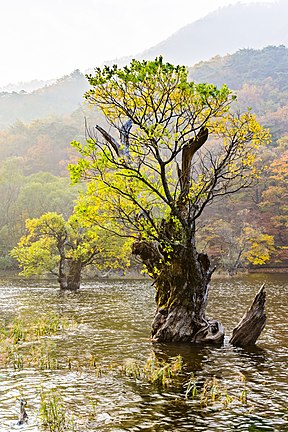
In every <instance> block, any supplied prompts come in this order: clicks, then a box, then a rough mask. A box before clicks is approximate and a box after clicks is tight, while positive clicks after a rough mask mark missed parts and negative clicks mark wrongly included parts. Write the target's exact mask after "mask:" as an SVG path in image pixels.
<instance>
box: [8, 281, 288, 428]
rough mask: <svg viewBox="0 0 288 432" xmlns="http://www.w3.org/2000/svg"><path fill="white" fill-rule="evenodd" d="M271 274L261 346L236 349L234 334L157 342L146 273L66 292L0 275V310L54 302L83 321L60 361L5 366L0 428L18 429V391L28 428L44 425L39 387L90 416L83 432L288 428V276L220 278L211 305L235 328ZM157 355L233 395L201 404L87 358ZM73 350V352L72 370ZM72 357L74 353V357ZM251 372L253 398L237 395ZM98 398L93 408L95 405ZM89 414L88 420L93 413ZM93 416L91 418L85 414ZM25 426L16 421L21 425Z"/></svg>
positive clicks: (67, 338) (55, 344) (58, 341)
mask: <svg viewBox="0 0 288 432" xmlns="http://www.w3.org/2000/svg"><path fill="white" fill-rule="evenodd" d="M264 281H266V283H267V309H268V311H267V312H268V323H267V329H266V330H265V331H264V333H263V335H262V336H261V339H260V341H259V344H258V345H257V347H255V348H253V349H249V350H243V349H241V348H234V347H231V346H230V345H229V343H228V342H227V341H228V338H226V339H225V343H224V345H223V346H222V347H219V348H213V347H196V346H191V345H189V344H172V345H170V344H151V341H150V340H149V336H150V323H151V321H152V317H153V312H154V301H153V297H154V292H153V288H152V287H151V286H150V283H149V281H113V282H112V281H105V282H97V283H89V284H86V285H85V286H84V287H83V289H82V290H81V291H80V292H79V293H62V292H60V291H59V290H58V289H57V285H54V284H51V282H49V283H48V282H41V283H39V282H36V281H35V282H33V283H29V284H28V283H27V281H19V280H13V281H11V280H2V281H1V288H0V296H1V302H0V314H1V319H2V320H5V321H6V322H10V321H11V320H12V319H13V318H14V317H15V316H16V315H18V314H20V315H21V316H26V317H27V318H29V316H30V317H32V316H35V315H37V314H42V313H44V312H48V311H50V312H51V311H52V312H53V313H55V314H57V315H59V316H66V317H68V318H71V319H73V320H75V321H76V322H77V325H76V326H74V327H72V328H71V329H69V330H68V331H67V332H65V333H64V335H63V336H61V337H55V338H52V342H51V343H52V345H51V347H52V348H51V349H52V351H53V353H54V354H55V355H57V357H58V359H59V366H60V369H58V370H39V369H37V368H33V367H30V368H26V369H23V370H18V371H17V370H13V369H11V368H4V367H2V369H0V432H6V431H11V430H14V429H15V430H16V429H17V427H16V426H15V425H16V422H17V419H18V405H17V403H18V402H17V398H18V397H19V395H20V394H22V395H24V396H25V399H26V400H27V403H28V404H27V411H28V415H29V422H28V424H27V425H24V426H23V428H22V430H23V431H33V432H36V431H39V430H40V429H39V426H38V420H37V412H38V408H39V402H40V399H39V397H40V396H39V394H40V389H41V388H42V389H43V388H44V389H46V390H47V389H48V390H49V389H51V388H54V387H56V388H59V389H60V390H62V393H63V395H64V399H65V401H66V402H67V404H68V407H69V410H71V412H73V413H75V415H76V416H78V417H79V418H80V417H82V418H83V419H85V422H86V423H85V424H84V425H83V429H82V430H85V431H87V429H88V430H89V431H92V432H93V431H113V432H120V431H167V432H168V431H171V432H172V431H179V432H181V431H187V430H191V431H205V432H206V431H213V432H214V431H230V430H231V431H234V430H239V431H288V423H287V421H288V418H287V414H288V411H287V407H288V372H287V364H288V352H287V351H288V350H287V332H286V329H285V326H284V325H283V317H286V315H287V306H288V304H287V303H288V301H287V298H288V297H287V294H288V287H287V278H286V276H285V275H253V276H245V277H243V278H239V279H233V280H230V279H224V280H223V279H217V280H215V281H214V283H213V286H212V289H211V293H210V301H209V309H208V313H209V315H210V316H212V317H215V318H217V319H219V320H220V321H221V322H222V323H223V325H224V326H225V328H226V331H227V334H228V335H229V333H231V330H232V328H233V327H234V325H235V324H236V323H237V322H238V321H239V319H240V318H241V315H242V314H243V312H244V311H245V308H246V307H248V306H249V304H250V303H251V300H252V299H253V297H254V294H255V293H256V292H257V291H258V289H259V287H260V285H261V284H262V283H263V282H264ZM153 353H154V354H155V355H156V357H157V358H159V359H163V360H167V359H169V358H171V357H175V356H177V355H179V354H180V355H181V356H182V357H183V359H184V361H185V363H186V364H187V369H186V373H187V377H188V376H189V374H190V373H193V374H194V375H195V377H196V378H197V380H198V381H199V383H200V384H201V383H204V382H205V380H207V378H210V377H211V378H212V377H213V376H215V377H217V379H218V380H219V382H220V383H221V385H222V386H224V387H225V388H226V389H227V392H228V393H229V394H232V395H233V396H234V398H235V399H234V402H235V403H234V402H233V403H231V405H230V406H228V407H227V408H226V409H223V405H221V404H217V403H215V404H212V405H208V406H202V407H200V406H199V403H198V402H197V403H196V401H194V400H186V399H185V397H184V393H185V391H184V389H183V383H178V384H177V385H175V387H173V388H167V389H160V388H158V387H157V386H153V385H151V384H149V383H147V382H145V381H143V380H142V381H141V380H137V379H132V378H129V377H127V376H123V375H122V376H121V375H116V374H113V373H105V374H103V375H99V374H97V373H96V372H95V371H93V370H91V369H87V368H81V364H87V361H89V359H90V357H91V356H93V358H94V359H95V361H96V362H99V363H101V364H102V365H104V366H105V365H106V367H108V366H109V365H113V364H121V363H122V362H123V361H124V360H127V359H129V358H132V359H137V360H138V361H145V359H147V357H149V356H151V355H152V354H153ZM67 358H71V359H77V362H78V363H79V365H80V366H79V369H78V370H77V367H76V366H77V364H78V363H77V362H76V360H75V363H74V366H75V368H72V369H69V367H68V365H67ZM73 361H74V360H73ZM243 377H244V378H245V379H246V384H245V385H246V386H247V395H248V396H247V404H241V403H239V401H238V402H237V403H236V399H237V398H239V395H240V392H241V389H243V379H244V378H243ZM92 406H94V407H96V409H95V412H94V414H93V415H91V412H92V411H91V407H92ZM88 414H89V416H90V417H89V419H88ZM87 422H88V423H87ZM18 430H19V427H18Z"/></svg>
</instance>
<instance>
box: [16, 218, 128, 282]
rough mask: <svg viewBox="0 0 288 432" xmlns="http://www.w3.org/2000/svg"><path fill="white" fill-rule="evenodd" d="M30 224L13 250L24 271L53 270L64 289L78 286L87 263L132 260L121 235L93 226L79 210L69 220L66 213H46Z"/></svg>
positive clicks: (104, 263)
mask: <svg viewBox="0 0 288 432" xmlns="http://www.w3.org/2000/svg"><path fill="white" fill-rule="evenodd" d="M26 227H27V231H28V233H27V235H25V236H23V237H22V238H21V240H20V241H19V243H18V245H17V246H16V247H15V248H14V249H13V250H12V251H11V255H12V256H13V257H14V258H16V259H17V261H18V262H19V264H20V266H21V267H22V269H23V271H22V274H23V275H25V276H31V275H42V274H45V273H51V274H53V275H55V276H57V278H58V282H59V284H60V288H61V289H63V290H73V291H75V290H78V289H79V288H80V282H81V275H82V270H83V269H84V268H85V267H87V266H92V265H97V266H98V267H100V268H101V267H104V266H105V267H108V268H109V267H112V268H113V267H114V266H116V265H120V263H121V264H122V265H125V264H126V265H127V263H128V259H127V253H126V249H125V247H124V245H123V243H122V244H120V243H119V240H118V238H117V239H115V238H114V239H109V238H108V237H107V233H106V232H105V233H103V230H102V231H101V230H100V229H99V228H98V227H97V226H94V227H89V225H88V224H87V223H85V222H84V221H83V219H82V220H81V218H80V215H77V213H74V214H73V215H72V216H71V217H70V218H69V219H68V221H67V222H66V221H65V220H64V218H63V216H62V215H59V214H57V213H46V214H43V215H42V216H41V217H40V218H38V219H36V218H35V219H28V220H27V221H26ZM117 252H118V253H117ZM114 254H116V257H115V255H114Z"/></svg>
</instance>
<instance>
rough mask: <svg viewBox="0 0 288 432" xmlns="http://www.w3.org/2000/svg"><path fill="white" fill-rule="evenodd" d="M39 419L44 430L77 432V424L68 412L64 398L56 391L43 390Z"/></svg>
mask: <svg viewBox="0 0 288 432" xmlns="http://www.w3.org/2000/svg"><path fill="white" fill-rule="evenodd" d="M39 417H40V422H41V426H42V429H44V430H45V431H49V432H64V431H67V430H68V431H71V432H72V431H75V430H76V424H75V422H74V419H73V417H72V416H71V415H70V414H69V413H68V412H67V407H66V406H65V404H64V401H63V398H62V396H61V395H60V393H59V392H57V391H56V390H55V389H51V390H49V391H44V390H41V392H40V408H39Z"/></svg>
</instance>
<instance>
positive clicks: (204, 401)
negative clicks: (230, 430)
mask: <svg viewBox="0 0 288 432" xmlns="http://www.w3.org/2000/svg"><path fill="white" fill-rule="evenodd" d="M237 380H238V379H237ZM240 382H242V383H243V385H242V387H241V386H238V389H239V391H240V394H239V396H237V394H235V389H234V390H233V393H232V391H231V392H228V390H227V387H226V385H224V384H222V383H221V381H220V380H219V379H218V378H216V377H215V376H213V377H212V378H207V379H206V380H204V382H203V381H198V380H197V378H196V377H195V376H194V374H191V375H190V378H189V380H188V381H187V382H185V383H184V385H183V387H184V388H185V389H186V390H185V399H186V400H187V399H194V400H197V401H198V402H199V403H200V406H202V407H205V406H208V405H213V404H215V403H219V404H221V405H222V406H223V407H224V408H228V407H229V406H230V405H231V403H233V402H234V403H237V401H239V402H240V403H241V404H242V405H247V404H248V401H247V395H248V389H247V382H246V378H245V376H244V375H243V374H240ZM252 408H253V407H252Z"/></svg>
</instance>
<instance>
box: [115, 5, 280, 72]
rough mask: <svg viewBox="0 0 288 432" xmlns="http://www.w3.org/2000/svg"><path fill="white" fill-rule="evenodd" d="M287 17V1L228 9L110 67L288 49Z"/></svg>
mask: <svg viewBox="0 0 288 432" xmlns="http://www.w3.org/2000/svg"><path fill="white" fill-rule="evenodd" d="M287 16H288V2H287V1H286V0H280V1H279V2H278V3H271V4H270V3H254V4H253V3H251V4H240V3H239V4H236V5H230V6H226V7H223V8H220V9H217V10H216V11H215V12H212V13H210V14H209V15H207V16H205V17H204V18H202V19H199V20H197V21H195V22H192V23H191V24H188V25H187V26H185V27H183V28H182V29H180V30H179V31H177V32H176V33H174V34H173V35H171V36H170V37H169V38H168V39H166V40H164V41H162V42H161V43H159V44H157V45H155V46H154V47H151V48H149V49H147V50H146V51H144V52H142V53H139V54H137V55H135V56H129V57H125V58H121V59H117V60H114V61H111V62H107V64H113V63H117V64H121V65H123V64H127V63H129V62H130V60H131V59H132V57H134V58H136V59H147V60H151V59H154V58H155V57H157V56H159V55H160V54H161V55H162V56H163V57H164V59H165V60H166V61H169V62H171V63H173V64H184V65H187V66H192V65H194V64H195V63H196V62H199V61H203V60H208V59H210V58H212V57H214V56H216V55H221V56H223V55H226V54H232V53H234V52H235V51H237V50H239V49H241V48H264V47H265V46H267V45H288V32H287V30H286V29H287Z"/></svg>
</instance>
